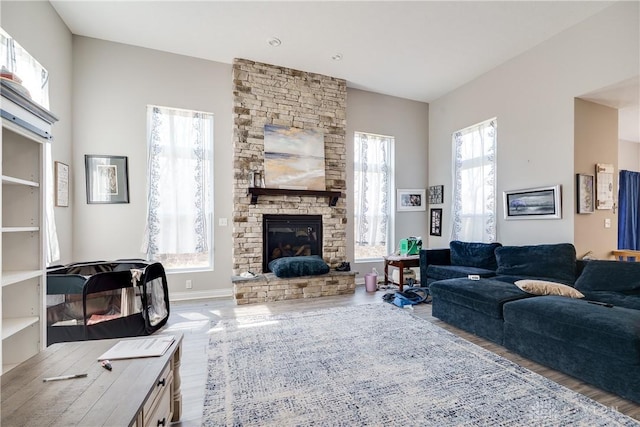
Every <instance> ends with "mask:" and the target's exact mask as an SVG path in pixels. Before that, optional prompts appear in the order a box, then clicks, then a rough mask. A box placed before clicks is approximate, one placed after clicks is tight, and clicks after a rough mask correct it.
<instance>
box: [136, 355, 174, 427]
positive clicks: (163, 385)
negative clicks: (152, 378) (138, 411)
mask: <svg viewBox="0 0 640 427" xmlns="http://www.w3.org/2000/svg"><path fill="white" fill-rule="evenodd" d="M172 380H173V372H172V371H171V363H168V364H167V366H165V368H164V369H163V370H162V375H160V377H159V379H158V381H156V384H155V386H154V387H153V391H152V392H151V394H150V395H149V398H148V399H147V401H146V402H144V406H143V408H142V414H143V416H144V419H145V423H144V424H145V425H147V421H146V420H147V419H148V418H147V414H150V413H151V412H153V411H154V409H155V407H156V406H157V401H158V399H160V398H161V397H162V394H163V393H165V392H166V394H167V395H170V394H171V391H170V390H171V381H172Z"/></svg>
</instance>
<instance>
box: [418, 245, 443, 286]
mask: <svg viewBox="0 0 640 427" xmlns="http://www.w3.org/2000/svg"><path fill="white" fill-rule="evenodd" d="M430 264H431V265H451V249H449V248H443V249H421V250H420V278H421V280H423V281H425V282H424V283H426V279H427V267H428V266H429V265H430Z"/></svg>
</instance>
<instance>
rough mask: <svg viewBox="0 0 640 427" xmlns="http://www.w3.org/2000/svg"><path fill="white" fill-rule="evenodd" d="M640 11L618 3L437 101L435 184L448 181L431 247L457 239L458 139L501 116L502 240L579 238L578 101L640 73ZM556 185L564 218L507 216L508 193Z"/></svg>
mask: <svg viewBox="0 0 640 427" xmlns="http://www.w3.org/2000/svg"><path fill="white" fill-rule="evenodd" d="M638 7H639V4H638V3H637V2H619V3H617V4H614V5H613V6H611V7H609V8H607V9H605V10H604V11H603V12H601V13H600V14H598V15H595V16H594V17H592V18H590V19H588V20H586V21H584V22H582V23H580V24H578V25H577V26H575V27H573V28H571V29H568V30H566V31H564V32H563V33H561V34H559V35H557V36H555V37H553V38H552V39H550V40H548V41H546V42H544V43H542V44H540V45H538V46H537V47H535V48H534V49H532V50H530V51H528V52H526V53H524V54H522V55H520V56H518V57H516V58H514V59H513V60H511V61H509V62H507V63H506V64H503V65H501V66H499V67H497V68H496V69H494V70H492V71H490V72H488V73H486V74H485V75H483V76H481V77H479V78H478V79H476V80H474V81H473V82H471V83H469V84H467V85H465V86H463V87H461V88H459V89H457V90H455V91H453V92H451V93H449V94H447V95H446V96H444V97H442V98H440V99H438V100H436V101H435V102H433V103H431V105H430V117H429V123H430V130H429V183H430V185H434V184H444V185H445V193H446V195H445V202H446V204H445V211H444V224H443V227H444V229H443V236H442V237H441V238H432V239H430V242H429V244H430V246H431V247H443V246H447V245H448V242H449V240H450V228H451V221H450V220H449V218H450V215H451V212H450V210H451V205H450V203H449V202H447V200H448V201H450V200H451V188H452V186H451V183H452V180H451V162H452V160H451V151H452V150H451V134H452V133H453V132H454V131H456V130H458V129H461V128H464V127H466V126H469V125H472V124H474V123H478V122H480V121H482V120H485V119H488V118H491V117H494V116H496V117H497V118H498V151H497V162H498V169H497V178H498V182H497V189H498V201H497V206H498V241H500V242H502V243H504V244H537V243H554V242H572V241H573V234H574V231H573V230H574V224H573V222H574V215H573V212H574V208H575V204H574V199H575V196H574V185H575V184H574V179H575V178H574V166H573V154H574V149H573V140H574V129H573V127H574V120H573V118H574V98H575V97H578V96H580V95H582V94H585V93H588V92H590V91H594V90H596V89H598V88H601V87H605V86H608V85H611V84H614V83H617V82H620V81H623V80H627V79H629V78H631V77H634V76H637V75H638V74H640V70H639V66H638V65H639V63H640V60H639V52H640V44H639V39H640V37H639V36H640V34H639V22H638V16H639V10H638ZM487 48H489V49H490V46H488V47H487ZM554 184H561V185H562V188H563V212H562V214H563V215H562V216H563V218H562V219H561V220H530V221H505V220H504V219H503V206H502V192H503V191H504V190H513V189H522V188H530V187H539V186H546V185H554ZM447 231H449V232H447Z"/></svg>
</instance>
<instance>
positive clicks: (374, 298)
mask: <svg viewBox="0 0 640 427" xmlns="http://www.w3.org/2000/svg"><path fill="white" fill-rule="evenodd" d="M385 292H386V291H382V290H381V291H378V292H375V293H367V292H366V291H365V289H364V286H358V287H357V288H356V292H355V294H354V295H345V296H336V297H323V298H311V299H300V300H292V301H279V302H274V303H267V304H250V305H244V306H237V305H235V303H234V302H233V300H232V299H231V298H218V299H209V300H194V301H183V302H173V303H172V304H171V315H170V317H169V321H168V322H167V326H165V328H164V329H163V331H167V332H168V331H180V332H182V333H183V334H184V340H183V353H182V354H183V357H182V365H181V367H180V372H181V377H182V399H183V415H182V419H181V422H179V423H174V424H173V426H174V427H175V426H200V425H201V418H202V408H203V400H204V389H205V383H206V381H207V347H208V344H209V335H208V331H209V329H210V326H211V321H212V320H216V319H220V318H239V317H243V316H252V315H256V314H265V313H285V312H293V311H309V310H317V309H321V308H328V307H337V306H352V305H358V304H371V303H383V302H382V295H383V294H384V293H385ZM413 312H414V314H415V315H416V316H418V317H420V318H423V319H425V320H428V321H430V322H433V323H434V324H436V325H438V326H441V327H442V328H444V329H447V330H449V331H451V332H453V333H455V334H457V335H459V336H461V337H463V338H465V339H467V340H468V341H471V342H473V343H475V344H477V345H479V346H481V347H483V348H485V349H487V350H489V351H492V352H494V353H496V354H499V355H501V356H503V357H505V358H507V359H509V360H511V361H513V362H515V363H518V364H520V365H522V366H524V367H526V368H528V369H530V370H532V371H534V372H537V373H538V374H541V375H544V376H545V377H547V378H549V379H551V380H553V381H555V382H557V383H560V384H562V385H564V386H566V387H568V388H570V389H572V390H574V391H576V392H579V393H582V394H584V395H585V396H588V397H590V398H592V399H594V400H597V401H599V402H600V403H602V404H604V405H606V406H609V407H614V408H616V409H617V410H618V411H620V412H622V413H624V414H627V415H629V416H631V417H633V418H635V419H637V420H640V405H638V404H636V403H633V402H630V401H628V400H625V399H622V398H620V397H617V396H615V395H612V394H610V393H607V392H605V391H602V390H600V389H597V388H595V387H593V386H590V385H588V384H585V383H583V382H581V381H579V380H576V379H574V378H572V377H569V376H567V375H565V374H562V373H560V372H557V371H555V370H553V369H549V368H546V367H544V366H542V365H539V364H537V363H534V362H531V361H529V360H527V359H525V358H523V357H520V356H518V355H516V354H514V353H511V352H509V351H508V350H506V349H505V348H504V347H502V346H499V345H497V344H494V343H492V342H490V341H487V340H484V339H482V338H478V337H476V336H474V335H471V334H468V333H466V332H464V331H461V330H460V329H457V328H454V327H452V326H450V325H447V324H446V323H444V322H442V321H440V320H438V319H436V318H434V317H433V316H431V305H430V304H420V305H418V306H415V307H414V310H413Z"/></svg>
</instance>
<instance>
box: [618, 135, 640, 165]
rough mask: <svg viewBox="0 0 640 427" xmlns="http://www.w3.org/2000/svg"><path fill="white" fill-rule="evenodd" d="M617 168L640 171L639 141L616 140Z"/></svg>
mask: <svg viewBox="0 0 640 427" xmlns="http://www.w3.org/2000/svg"><path fill="white" fill-rule="evenodd" d="M618 169H619V170H623V169H624V170H628V171H634V172H640V143H638V142H635V141H625V140H623V139H621V140H620V141H618Z"/></svg>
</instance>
